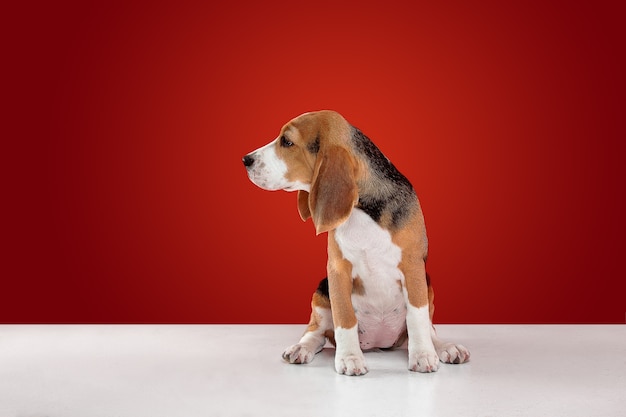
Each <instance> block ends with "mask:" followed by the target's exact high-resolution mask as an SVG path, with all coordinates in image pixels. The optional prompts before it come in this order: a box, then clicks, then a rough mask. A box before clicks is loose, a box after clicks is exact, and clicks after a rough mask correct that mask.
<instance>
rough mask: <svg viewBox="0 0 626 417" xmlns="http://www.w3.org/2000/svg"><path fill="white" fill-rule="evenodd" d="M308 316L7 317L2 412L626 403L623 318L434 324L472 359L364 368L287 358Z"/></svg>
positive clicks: (287, 411)
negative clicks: (362, 371)
mask: <svg viewBox="0 0 626 417" xmlns="http://www.w3.org/2000/svg"><path fill="white" fill-rule="evenodd" d="M304 327H305V326H304V325H298V326H293V325H290V326H237V325H224V326H161V325H159V326H0V416H2V417H73V416H76V417H79V416H80V417H91V416H102V417H125V416H128V417H143V416H146V417H159V416H167V417H195V416H268V417H269V416H272V417H276V416H289V417H294V416H298V417H305V416H320V417H321V416H324V417H325V416H341V417H348V416H358V417H362V416H377V417H378V416H409V415H410V416H420V417H421V416H463V417H471V416H481V417H487V416H494V417H502V416H533V417H537V416H549V417H556V416H569V417H575V416H581V417H590V416H593V417H602V416H607V417H609V416H610V417H618V416H624V415H626V326H623V325H613V326H521V325H515V326H494V325H489V326H483V325H481V326H475V325H472V326H452V325H447V326H438V333H439V334H440V335H441V336H442V337H444V338H447V339H453V340H455V341H457V342H459V343H463V344H465V345H466V346H467V347H468V348H469V349H470V350H471V352H472V359H471V362H469V363H467V364H463V365H443V364H442V366H441V367H440V370H439V371H438V372H436V373H433V374H419V373H413V372H409V371H408V370H407V369H406V368H407V352H406V350H398V351H391V352H389V351H388V352H368V353H366V354H365V358H366V360H367V361H368V364H369V369H370V372H369V373H368V374H367V375H365V376H361V377H347V376H342V375H338V374H336V373H335V372H334V370H333V352H334V350H333V349H325V350H324V351H323V352H322V353H320V354H319V355H317V357H316V358H315V360H314V361H313V362H312V363H311V364H308V365H289V364H286V363H284V362H283V361H282V360H281V353H282V351H283V349H284V348H285V347H287V346H288V345H291V344H293V343H295V342H297V340H298V338H299V337H300V336H301V334H302V332H303V331H304Z"/></svg>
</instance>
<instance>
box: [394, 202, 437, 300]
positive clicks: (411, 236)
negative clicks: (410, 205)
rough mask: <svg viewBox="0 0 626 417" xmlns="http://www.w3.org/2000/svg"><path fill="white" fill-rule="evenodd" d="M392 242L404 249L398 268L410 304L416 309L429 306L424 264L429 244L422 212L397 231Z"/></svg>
mask: <svg viewBox="0 0 626 417" xmlns="http://www.w3.org/2000/svg"><path fill="white" fill-rule="evenodd" d="M392 240H393V242H394V243H395V244H396V245H398V246H399V247H400V248H401V249H402V260H401V261H400V264H399V265H398V266H399V268H400V270H401V271H402V273H403V274H404V282H405V286H406V290H407V294H408V298H409V303H410V304H411V305H412V306H414V307H423V306H426V305H428V285H427V284H426V265H425V262H424V259H425V258H426V253H427V251H428V246H427V245H428V243H427V240H426V229H425V227H424V219H423V217H422V213H421V211H418V212H417V213H415V214H414V215H413V216H412V218H411V219H410V221H409V223H408V224H407V226H406V227H403V228H400V229H398V230H396V231H395V233H393V234H392Z"/></svg>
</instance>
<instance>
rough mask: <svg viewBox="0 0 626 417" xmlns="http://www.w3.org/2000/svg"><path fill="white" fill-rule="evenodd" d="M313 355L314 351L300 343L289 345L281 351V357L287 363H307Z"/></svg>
mask: <svg viewBox="0 0 626 417" xmlns="http://www.w3.org/2000/svg"><path fill="white" fill-rule="evenodd" d="M314 357H315V352H314V351H313V350H311V349H310V348H309V347H307V346H305V345H302V344H300V343H298V344H296V345H293V346H290V347H288V348H287V349H285V351H284V352H283V359H284V360H285V361H287V362H289V363H295V364H303V363H309V362H311V361H312V360H313V358H314Z"/></svg>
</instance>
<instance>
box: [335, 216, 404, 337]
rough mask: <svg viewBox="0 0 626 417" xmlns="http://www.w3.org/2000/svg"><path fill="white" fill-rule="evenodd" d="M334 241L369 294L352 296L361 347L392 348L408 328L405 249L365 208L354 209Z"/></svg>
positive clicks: (354, 276)
mask: <svg viewBox="0 0 626 417" xmlns="http://www.w3.org/2000/svg"><path fill="white" fill-rule="evenodd" d="M335 240H336V241H337V244H338V245H339V248H340V249H341V252H342V253H343V256H344V258H346V259H347V260H348V261H350V263H351V264H352V278H356V277H358V278H360V279H361V280H362V281H363V285H364V287H365V291H366V294H365V295H359V294H353V295H352V305H353V307H354V310H355V313H356V316H357V320H358V322H359V338H360V345H361V348H362V349H372V348H386V347H391V346H393V345H394V343H395V342H396V341H397V340H398V337H399V336H400V334H401V333H402V332H403V331H404V328H405V323H406V322H405V318H406V302H405V299H404V296H403V294H402V290H401V288H400V286H399V285H398V281H400V282H403V281H404V275H403V274H402V272H401V271H400V269H399V268H398V264H399V263H400V260H401V258H402V250H401V249H400V247H399V246H397V245H396V244H394V243H393V242H392V240H391V234H390V233H389V231H388V230H386V229H383V228H382V227H380V226H379V225H378V224H377V223H376V222H375V221H374V220H372V218H371V217H370V216H369V215H367V213H365V212H364V211H362V210H360V209H358V208H355V209H353V211H352V214H351V215H350V217H349V218H348V220H347V221H346V222H345V223H343V224H342V225H340V226H339V227H338V228H337V230H336V233H335Z"/></svg>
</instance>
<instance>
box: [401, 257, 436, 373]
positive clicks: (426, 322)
mask: <svg viewBox="0 0 626 417" xmlns="http://www.w3.org/2000/svg"><path fill="white" fill-rule="evenodd" d="M405 251H406V249H405ZM411 255H413V256H411ZM415 255H416V254H411V253H405V254H404V257H406V259H407V260H406V261H405V260H403V261H402V262H401V263H400V269H401V270H402V272H403V273H404V287H403V289H404V294H405V298H406V303H407V317H406V324H407V330H408V334H409V370H411V371H416V372H435V371H436V370H437V369H439V357H438V356H437V352H436V350H435V346H434V344H433V340H432V337H431V328H432V323H431V320H430V314H429V300H428V298H429V297H428V285H427V283H426V266H425V263H424V261H423V260H422V259H421V258H420V257H418V256H415Z"/></svg>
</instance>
